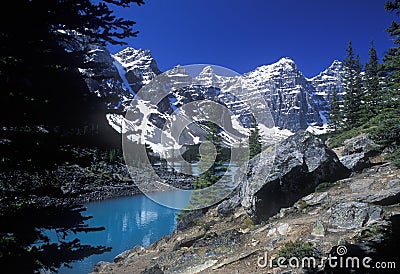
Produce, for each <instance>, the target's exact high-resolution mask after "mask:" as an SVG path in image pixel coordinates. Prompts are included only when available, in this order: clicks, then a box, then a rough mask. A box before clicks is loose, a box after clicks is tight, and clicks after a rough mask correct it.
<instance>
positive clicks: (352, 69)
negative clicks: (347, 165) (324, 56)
mask: <svg viewBox="0 0 400 274" xmlns="http://www.w3.org/2000/svg"><path fill="white" fill-rule="evenodd" d="M346 51H347V56H346V58H345V59H344V60H343V65H344V69H345V74H344V76H343V80H344V84H343V86H344V89H345V92H346V94H345V96H344V113H343V114H344V119H345V125H346V126H345V127H346V128H347V129H351V128H354V127H357V126H359V125H361V123H362V122H361V117H362V116H363V107H362V103H363V90H362V78H361V70H362V65H361V62H360V56H359V55H357V57H356V58H354V51H353V44H352V41H350V42H349V45H348V47H347V49H346Z"/></svg>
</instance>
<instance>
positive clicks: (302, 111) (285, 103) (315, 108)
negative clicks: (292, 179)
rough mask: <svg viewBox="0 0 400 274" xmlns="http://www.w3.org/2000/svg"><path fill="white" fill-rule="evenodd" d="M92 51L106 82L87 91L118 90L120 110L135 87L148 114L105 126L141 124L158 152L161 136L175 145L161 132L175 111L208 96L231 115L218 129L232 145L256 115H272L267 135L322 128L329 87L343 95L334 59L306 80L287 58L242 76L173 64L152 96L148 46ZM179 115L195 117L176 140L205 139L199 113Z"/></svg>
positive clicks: (114, 119)
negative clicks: (222, 129)
mask: <svg viewBox="0 0 400 274" xmlns="http://www.w3.org/2000/svg"><path fill="white" fill-rule="evenodd" d="M92 54H93V56H94V57H92V59H93V60H97V59H98V60H99V62H100V61H105V64H106V66H105V68H104V70H103V71H104V72H105V74H106V75H107V76H110V78H111V79H109V80H107V81H105V82H104V80H103V82H96V81H95V80H93V81H92V80H90V81H88V80H87V82H88V84H89V86H91V87H92V90H93V89H96V88H97V92H98V93H99V94H102V93H107V92H114V93H117V94H118V95H119V98H120V104H122V106H123V108H124V109H125V110H129V108H130V106H129V103H130V101H131V100H132V99H133V97H134V96H135V95H136V94H137V93H138V92H139V90H140V98H136V99H139V100H136V101H138V102H136V104H139V105H138V106H137V107H138V109H139V111H140V112H142V116H143V115H144V114H145V115H149V120H148V121H146V123H147V124H146V125H140V122H139V121H136V120H135V121H126V119H125V118H124V117H123V116H122V115H121V114H109V115H107V119H108V121H109V123H110V125H111V126H112V127H113V128H114V129H115V130H118V131H120V132H121V131H124V130H125V131H126V132H127V131H129V130H134V131H137V130H138V129H139V128H140V127H141V128H142V129H143V128H146V130H145V131H146V132H145V135H146V138H147V140H146V141H147V142H148V143H150V144H152V146H153V149H155V150H156V151H157V150H160V148H159V147H158V148H157V146H159V143H160V140H161V139H162V138H163V140H164V141H165V140H167V141H166V143H170V145H171V147H174V146H175V147H176V146H179V145H177V144H176V143H174V142H175V141H174V140H173V139H174V138H173V136H166V135H168V134H169V133H168V134H166V133H165V132H163V131H165V127H166V126H168V125H169V124H170V123H171V122H172V120H171V119H173V118H171V115H172V114H173V113H174V111H175V110H176V109H178V108H182V106H184V105H185V104H188V103H191V102H196V101H199V100H205V99H209V100H213V101H216V102H218V103H220V104H222V105H224V106H225V107H226V108H227V109H229V111H230V112H231V113H233V115H231V117H230V120H229V121H228V122H227V121H222V122H224V123H225V125H226V127H227V129H226V130H225V132H221V135H223V137H224V140H225V143H230V144H232V143H237V142H241V141H243V140H240V139H241V138H242V137H243V138H244V137H246V135H247V134H248V128H249V127H250V124H251V121H252V119H253V118H252V117H253V115H254V114H255V113H256V116H260V117H261V116H263V115H264V116H267V115H268V114H267V113H270V114H269V115H271V117H264V118H265V119H264V120H265V121H268V118H269V121H270V122H267V124H263V125H261V129H262V130H263V131H264V134H268V136H269V138H270V136H271V134H272V135H274V136H280V137H281V136H287V135H288V134H290V132H295V131H298V130H301V129H307V130H310V131H314V132H325V131H326V129H327V116H328V114H329V100H330V94H331V93H332V90H333V89H334V88H336V89H337V91H338V93H339V95H342V94H343V86H342V84H341V83H342V73H343V68H342V64H341V62H339V61H334V62H333V64H332V65H331V66H330V67H329V68H327V69H326V70H324V71H323V72H321V73H320V74H319V75H317V76H315V77H313V78H311V79H307V78H306V77H304V75H303V74H302V73H301V71H300V70H299V69H298V67H297V65H296V63H295V62H294V61H293V60H292V59H291V58H288V57H285V58H282V59H280V60H278V61H277V62H276V63H273V64H270V65H264V66H260V67H258V68H256V69H255V70H253V71H251V72H248V73H246V74H244V75H233V76H225V75H224V76H223V75H219V73H218V72H216V70H215V69H214V68H213V67H212V66H206V67H204V68H203V69H202V71H201V72H200V73H198V75H192V73H189V72H188V71H186V70H185V67H181V66H177V67H175V68H173V69H172V70H170V71H169V72H168V73H164V74H162V75H161V77H164V78H165V79H164V80H165V81H164V80H163V81H164V83H168V85H164V86H157V87H154V88H158V90H162V92H161V94H158V95H155V94H156V92H155V91H154V90H152V88H151V87H150V88H148V86H146V85H147V84H148V83H150V82H151V80H152V79H154V78H155V77H157V75H160V74H161V71H160V70H159V69H158V67H157V63H156V61H155V60H154V58H153V57H152V55H151V52H150V51H149V50H141V49H139V50H136V49H133V48H126V49H124V50H123V51H121V52H119V53H117V54H115V55H110V54H108V52H107V51H106V50H105V49H104V48H103V49H95V50H94V51H93V52H92ZM96 56H97V59H96ZM217 71H218V70H217ZM86 74H87V75H88V73H87V72H86ZM87 78H88V79H91V77H87ZM157 79H159V77H158V78H157ZM89 82H90V83H89ZM158 82H160V81H158ZM101 87H103V89H102V88H101ZM142 87H144V88H142ZM158 92H159V91H158ZM154 96H155V97H160V98H161V97H162V99H161V100H159V101H157V102H156V104H152V103H151V102H155V101H154V100H155V99H154V98H153V97H154ZM199 107H201V106H199ZM267 109H269V110H270V112H269V111H267ZM180 114H181V115H187V118H188V119H189V118H190V119H192V120H196V119H198V120H199V123H198V124H197V125H196V124H192V125H190V127H188V129H185V130H184V132H183V133H182V136H181V137H180V138H181V139H180V141H179V142H183V143H185V144H195V143H198V142H201V141H203V140H205V134H206V132H207V129H206V128H205V127H204V126H203V125H202V124H201V123H200V120H201V119H202V118H204V117H200V115H199V117H197V116H196V115H197V114H196V113H189V112H188V111H187V113H185V112H184V111H183V112H181V113H180ZM260 117H256V118H260ZM272 120H273V122H271V121H272ZM124 125H125V126H126V125H130V127H131V128H130V129H129V128H126V127H125V129H124ZM136 133H137V132H136ZM238 136H239V137H238ZM133 139H135V138H134V137H132V140H133ZM270 139H271V138H270ZM272 139H273V138H272Z"/></svg>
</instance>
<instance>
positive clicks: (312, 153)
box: [236, 131, 350, 222]
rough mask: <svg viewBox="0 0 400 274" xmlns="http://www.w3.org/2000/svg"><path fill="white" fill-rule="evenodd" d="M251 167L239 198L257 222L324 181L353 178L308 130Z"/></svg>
mask: <svg viewBox="0 0 400 274" xmlns="http://www.w3.org/2000/svg"><path fill="white" fill-rule="evenodd" d="M275 152H276V155H275ZM274 156H275V157H274ZM272 163H273V164H272ZM249 168H250V171H249V172H248V176H247V179H245V180H244V181H243V182H242V183H241V186H240V192H241V193H240V197H243V198H242V202H241V204H242V206H243V207H244V208H245V209H246V211H247V212H248V213H249V215H250V217H251V218H252V219H253V220H254V221H255V222H261V221H263V220H266V219H268V218H269V217H271V216H273V215H274V214H276V213H278V212H279V210H280V209H281V208H283V207H289V206H292V205H293V204H294V203H295V202H296V201H297V200H299V199H300V198H301V197H304V196H306V195H308V194H310V193H312V192H313V191H314V189H315V187H316V186H317V185H318V184H319V183H321V182H333V181H336V180H339V179H343V178H346V177H347V176H349V175H350V171H349V170H348V169H347V168H346V167H345V166H343V165H342V164H341V163H340V161H339V159H338V157H337V156H336V154H335V153H334V152H333V151H332V150H331V149H329V148H328V147H327V146H326V145H325V144H324V143H323V142H322V140H320V139H319V138H317V137H315V136H314V135H312V134H310V133H308V132H305V131H301V132H298V133H296V134H295V135H293V136H291V137H289V138H288V139H286V140H285V141H283V142H282V143H280V144H279V145H278V146H277V147H276V151H275V150H270V151H268V150H266V151H263V152H262V153H261V154H260V155H259V156H258V157H256V158H254V159H253V160H252V161H250V163H249ZM236 198H237V197H236Z"/></svg>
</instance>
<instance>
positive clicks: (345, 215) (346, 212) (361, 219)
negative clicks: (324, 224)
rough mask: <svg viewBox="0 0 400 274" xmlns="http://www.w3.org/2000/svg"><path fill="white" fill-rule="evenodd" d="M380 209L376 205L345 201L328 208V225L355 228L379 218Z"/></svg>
mask: <svg viewBox="0 0 400 274" xmlns="http://www.w3.org/2000/svg"><path fill="white" fill-rule="evenodd" d="M381 214H382V209H381V208H380V207H378V206H374V205H369V204H366V203H359V202H345V203H340V204H337V205H334V206H333V207H332V208H330V209H329V210H328V217H327V221H328V223H329V224H330V225H332V226H336V227H339V228H344V229H355V228H360V227H363V226H367V225H370V224H372V223H374V222H377V221H379V220H381V219H382V218H381Z"/></svg>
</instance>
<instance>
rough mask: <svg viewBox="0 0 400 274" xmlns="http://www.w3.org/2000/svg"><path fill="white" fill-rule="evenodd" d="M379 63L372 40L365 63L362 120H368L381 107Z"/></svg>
mask: <svg viewBox="0 0 400 274" xmlns="http://www.w3.org/2000/svg"><path fill="white" fill-rule="evenodd" d="M379 81H380V80H379V64H378V56H377V54H376V50H375V48H374V44H373V42H371V47H370V49H369V60H368V62H367V63H366V64H365V81H364V92H365V104H364V105H365V119H364V121H363V122H368V121H369V120H370V119H371V118H373V117H374V116H375V115H377V114H378V113H379V109H380V108H381V104H382V103H383V100H382V98H381V97H382V96H381V95H382V91H381V87H380V83H379Z"/></svg>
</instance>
